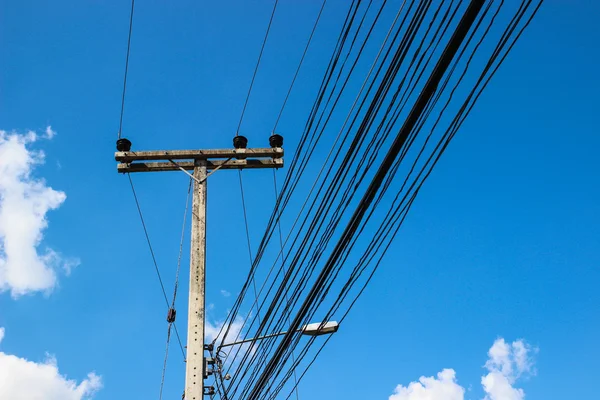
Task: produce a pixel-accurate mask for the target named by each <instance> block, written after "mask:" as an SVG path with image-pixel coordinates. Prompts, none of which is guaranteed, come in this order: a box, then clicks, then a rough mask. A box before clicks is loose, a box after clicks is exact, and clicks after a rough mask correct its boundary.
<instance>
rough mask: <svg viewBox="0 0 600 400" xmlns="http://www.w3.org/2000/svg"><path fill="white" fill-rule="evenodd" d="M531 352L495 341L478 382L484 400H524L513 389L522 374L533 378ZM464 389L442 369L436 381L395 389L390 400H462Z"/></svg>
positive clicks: (452, 373)
mask: <svg viewBox="0 0 600 400" xmlns="http://www.w3.org/2000/svg"><path fill="white" fill-rule="evenodd" d="M536 351H537V349H533V348H532V347H531V346H529V345H528V344H527V343H526V342H525V341H523V340H517V341H515V342H513V343H511V344H509V343H506V341H505V340H504V339H503V338H499V339H497V340H496V341H495V342H494V344H493V345H492V347H491V348H490V350H489V351H488V357H489V358H488V360H487V362H486V363H485V368H486V369H487V370H488V373H487V374H486V375H484V376H483V377H482V378H481V385H482V386H483V391H484V392H485V397H484V400H523V399H524V398H525V393H524V391H523V389H519V388H515V387H514V384H515V383H516V381H517V380H518V379H519V378H520V377H521V376H523V375H525V374H533V373H534V372H535V371H534V370H533V358H532V356H533V354H534V353H535V352H536ZM464 396H465V389H464V387H462V386H460V385H459V384H458V382H457V379H456V372H455V371H454V370H453V369H444V370H442V371H441V372H439V373H438V374H437V376H436V377H433V376H431V377H425V376H422V377H420V378H419V381H418V382H411V383H409V384H408V385H407V386H403V385H398V386H397V387H396V389H395V390H394V393H393V394H392V395H391V396H390V397H389V400H464Z"/></svg>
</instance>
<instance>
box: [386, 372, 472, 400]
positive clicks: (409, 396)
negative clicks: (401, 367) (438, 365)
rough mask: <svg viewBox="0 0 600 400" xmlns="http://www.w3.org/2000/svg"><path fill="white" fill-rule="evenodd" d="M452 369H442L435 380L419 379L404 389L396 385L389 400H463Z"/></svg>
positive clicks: (460, 387)
mask: <svg viewBox="0 0 600 400" xmlns="http://www.w3.org/2000/svg"><path fill="white" fill-rule="evenodd" d="M455 375H456V374H455V372H454V370H453V369H444V370H443V371H442V372H439V373H438V374H437V378H434V377H433V376H431V377H428V378H426V377H424V376H422V377H420V378H419V382H411V383H410V384H409V385H408V386H406V387H404V386H402V385H398V386H397V387H396V390H394V394H393V395H391V396H390V398H389V400H463V399H464V395H465V389H464V388H463V387H462V386H460V385H459V384H458V383H456V377H455Z"/></svg>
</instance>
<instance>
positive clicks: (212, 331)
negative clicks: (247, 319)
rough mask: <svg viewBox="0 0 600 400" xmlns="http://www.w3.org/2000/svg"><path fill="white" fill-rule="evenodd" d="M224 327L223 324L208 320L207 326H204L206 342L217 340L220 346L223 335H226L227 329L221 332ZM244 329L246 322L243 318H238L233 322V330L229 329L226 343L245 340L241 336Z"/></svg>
mask: <svg viewBox="0 0 600 400" xmlns="http://www.w3.org/2000/svg"><path fill="white" fill-rule="evenodd" d="M222 326H223V322H216V323H213V322H210V321H209V320H206V324H205V325H204V335H205V336H206V341H207V342H212V341H213V340H214V339H215V338H217V344H220V343H221V339H222V338H223V335H225V329H223V331H221V327H222ZM243 327H244V320H243V319H242V318H241V317H237V318H236V319H235V321H233V323H232V324H231V328H229V332H228V333H227V336H226V337H225V343H231V342H236V341H240V340H243V339H244V338H243V337H242V335H241V331H242V328H243Z"/></svg>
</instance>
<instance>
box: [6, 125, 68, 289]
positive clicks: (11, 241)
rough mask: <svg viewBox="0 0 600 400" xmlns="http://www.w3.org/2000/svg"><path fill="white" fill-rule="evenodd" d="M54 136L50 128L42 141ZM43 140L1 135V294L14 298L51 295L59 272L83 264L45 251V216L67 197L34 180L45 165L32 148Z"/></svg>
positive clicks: (32, 135) (30, 135) (32, 134)
mask: <svg viewBox="0 0 600 400" xmlns="http://www.w3.org/2000/svg"><path fill="white" fill-rule="evenodd" d="M55 135H56V132H54V131H53V130H52V128H51V127H48V128H46V131H45V133H44V135H42V136H41V138H46V139H51V138H52V137H54V136H55ZM39 139H40V136H38V135H37V134H36V133H35V132H33V131H29V132H27V133H24V134H19V133H16V132H10V133H9V132H6V131H3V130H0V292H2V291H7V290H10V292H11V295H12V296H13V297H18V296H21V295H24V294H27V293H31V292H36V291H45V292H48V291H50V290H52V289H53V288H54V287H55V286H56V284H57V272H58V271H64V272H66V273H69V272H70V271H71V269H72V268H73V267H74V266H76V265H77V264H78V260H76V259H65V258H64V257H62V256H61V255H60V253H59V252H57V251H55V250H53V249H51V248H47V247H46V248H43V249H40V244H41V242H42V239H43V232H44V230H45V229H46V228H47V227H48V220H47V217H46V214H47V213H48V211H50V210H54V209H56V208H58V207H60V206H61V204H62V203H63V202H64V201H65V199H66V197H67V196H66V194H65V193H64V192H62V191H57V190H54V189H52V188H51V187H50V186H48V185H47V184H46V182H45V181H44V180H43V179H41V178H35V177H34V176H33V175H32V172H33V171H34V169H35V168H36V167H37V166H39V165H41V164H43V163H44V157H45V155H44V153H43V152H42V151H41V150H35V149H32V148H31V146H32V144H33V143H35V142H36V141H38V140H39Z"/></svg>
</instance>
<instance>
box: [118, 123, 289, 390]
mask: <svg viewBox="0 0 600 400" xmlns="http://www.w3.org/2000/svg"><path fill="white" fill-rule="evenodd" d="M247 143H248V140H247V139H246V138H245V137H243V136H236V137H235V138H234V139H233V144H234V149H223V150H174V151H135V152H133V151H130V150H131V142H130V141H129V140H127V139H119V140H118V141H117V150H118V151H117V152H116V153H115V160H116V161H119V164H118V165H117V171H118V172H121V173H130V172H156V171H183V172H185V173H186V174H188V175H190V177H191V178H192V179H193V180H194V192H193V200H192V233H191V254H190V290H189V306H188V331H187V356H186V377H185V399H186V400H202V399H203V398H204V395H208V394H212V393H214V388H212V387H207V388H206V389H207V390H205V388H204V379H205V378H206V377H208V375H209V374H210V372H209V371H208V370H207V369H206V362H205V361H206V359H205V357H204V318H205V316H204V303H205V302H204V289H205V265H206V184H207V182H206V181H207V178H208V177H209V176H210V175H211V174H212V173H214V172H215V171H217V170H219V169H223V170H225V169H245V168H281V167H283V158H282V157H283V148H282V146H283V138H282V137H281V136H279V135H272V136H271V137H270V138H269V143H270V145H271V148H258V149H247V148H246V145H247ZM188 171H193V174H192V173H190V172H188ZM208 171H210V172H208Z"/></svg>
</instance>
